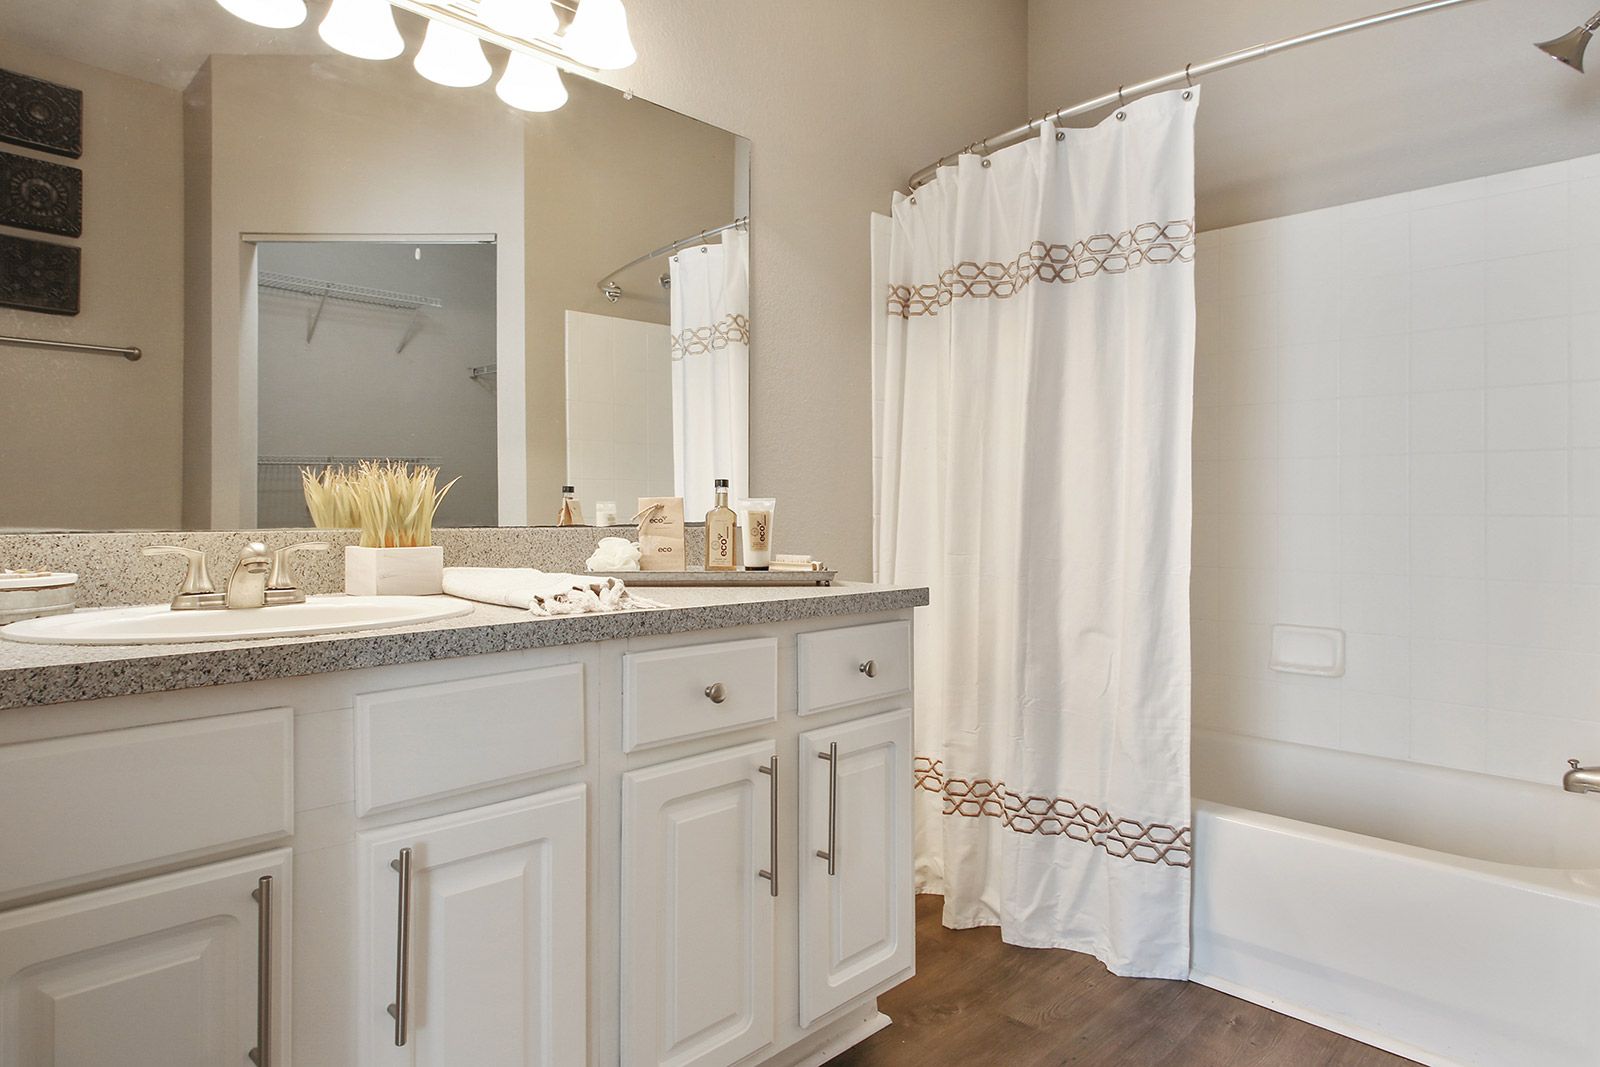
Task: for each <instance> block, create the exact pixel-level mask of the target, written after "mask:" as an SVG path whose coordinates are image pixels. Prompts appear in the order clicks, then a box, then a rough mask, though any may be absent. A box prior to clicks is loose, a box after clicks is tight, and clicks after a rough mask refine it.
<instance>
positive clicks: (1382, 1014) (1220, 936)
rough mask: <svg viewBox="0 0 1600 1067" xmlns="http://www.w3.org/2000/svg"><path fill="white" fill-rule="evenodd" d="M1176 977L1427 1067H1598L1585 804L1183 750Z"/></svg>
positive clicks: (1504, 784) (1489, 783)
mask: <svg viewBox="0 0 1600 1067" xmlns="http://www.w3.org/2000/svg"><path fill="white" fill-rule="evenodd" d="M1193 769H1194V796H1195V802H1194V848H1195V855H1194V871H1193V875H1194V911H1193V948H1194V952H1193V957H1192V961H1191V967H1192V970H1191V973H1190V978H1191V979H1192V980H1193V981H1196V982H1199V983H1201V984H1203V985H1208V986H1211V987H1213V988H1215V989H1220V990H1222V991H1223V992H1225V993H1231V994H1233V995H1234V996H1237V997H1242V998H1244V999H1245V1000H1250V1001H1254V1002H1255V1003H1257V1004H1262V1005H1265V1006H1266V1007H1269V1008H1273V1009H1275V1010H1277V1011H1281V1012H1283V1013H1285V1014H1287V1015H1293V1016H1296V1017H1298V1018H1301V1019H1304V1020H1306V1021H1308V1022H1311V1023H1315V1024H1317V1025H1318V1026H1323V1027H1326V1028H1327V1029H1330V1030H1334V1031H1336V1032H1338V1033H1342V1034H1346V1035H1348V1036H1350V1037H1354V1038H1357V1039H1358V1040H1361V1041H1365V1042H1367V1043H1369V1044H1372V1045H1376V1046H1378V1047H1379V1048H1383V1049H1387V1050H1388V1051H1391V1052H1395V1053H1397V1054H1399V1055H1402V1056H1407V1057H1409V1058H1411V1059H1414V1060H1417V1061H1419V1062H1421V1063H1424V1064H1429V1065H1434V1067H1566V1065H1572V1067H1578V1065H1582V1067H1595V1065H1597V1064H1600V794H1588V795H1578V794H1574V793H1566V792H1563V791H1562V790H1561V788H1560V776H1561V773H1562V772H1563V771H1565V770H1566V767H1565V765H1557V766H1553V767H1551V768H1550V781H1551V784H1548V785H1537V784H1533V783H1528V782H1520V781H1515V780H1512V779H1507V778H1495V777H1491V776H1488V775H1483V774H1471V773H1467V772H1464V771H1452V770H1446V769H1443V768H1438V767H1428V766H1424V765H1421V764H1413V763H1407V762H1404V761H1401V760H1389V759H1380V758H1376V757H1369V756H1358V755H1351V754H1349V753H1344V752H1335V751H1331V750H1328V749H1319V748H1311V747H1307V746H1304V745H1295V744H1289V743H1286V742H1281V741H1265V740H1260V739H1256V738H1247V737H1239V736H1235V735H1231V734H1221V733H1214V732H1211V731H1205V730H1196V731H1195V732H1194V763H1193Z"/></svg>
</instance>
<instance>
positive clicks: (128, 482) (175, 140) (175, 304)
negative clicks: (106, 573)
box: [0, 40, 183, 565]
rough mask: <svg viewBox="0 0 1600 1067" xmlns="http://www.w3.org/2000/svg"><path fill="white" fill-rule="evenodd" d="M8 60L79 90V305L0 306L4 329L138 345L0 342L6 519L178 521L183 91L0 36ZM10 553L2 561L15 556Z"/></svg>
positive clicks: (111, 523) (38, 523) (0, 455)
mask: <svg viewBox="0 0 1600 1067" xmlns="http://www.w3.org/2000/svg"><path fill="white" fill-rule="evenodd" d="M0 67H4V68H5V69H7V70H14V71H19V72H21V73H23V74H29V75H32V76H34V77H39V78H45V79H48V80H50V81H54V82H58V83H60V84H63V85H69V86H72V87H73V88H77V89H82V90H83V94H84V131H83V146H84V150H83V158H82V159H78V160H70V159H65V158H62V157H59V156H52V155H49V154H47V153H40V152H32V151H29V150H28V149H19V148H15V147H13V146H11V145H0V150H4V151H7V152H14V153H16V154H18V155H27V156H33V157H36V158H40V159H47V160H52V161H54V162H58V163H64V164H69V165H71V166H75V167H79V168H81V169H82V170H83V237H82V238H81V239H78V240H70V239H67V238H62V237H57V236H54V235H51V234H38V233H32V232H30V231H27V230H11V229H7V230H6V231H5V232H7V233H10V234H13V235H15V236H18V237H26V238H31V239H37V240H43V241H50V242H54V243H61V244H75V245H77V246H79V247H80V248H82V249H83V275H82V290H81V298H80V299H81V305H80V306H81V311H80V313H79V314H78V315H76V316H72V317H67V316H60V315H46V314H40V313H36V312H27V311H16V310H11V309H0V334H7V335H12V336H21V337H39V338H49V339H52V340H64V341H78V342H83V343H88V344H105V345H118V346H122V345H136V346H138V347H139V348H142V349H143V350H144V358H143V359H142V360H140V361H139V362H137V363H130V362H128V361H127V360H124V359H120V358H117V357H113V356H104V355H94V354H87V353H71V352H56V351H50V350H46V349H26V348H15V347H5V346H0V528H23V527H26V528H35V529H37V528H48V527H55V528H63V527H65V528H71V529H83V528H89V529H103V528H112V527H123V528H130V527H131V528H142V529H150V528H158V527H170V526H174V525H176V524H177V523H178V521H179V517H180V516H179V476H178V463H179V454H180V452H181V449H182V437H181V431H182V419H181V404H182V385H183V377H182V350H183V317H182V312H181V308H182V301H183V237H182V215H183V182H182V167H181V164H180V162H179V154H178V150H179V145H180V138H181V132H180V131H181V98H180V96H179V94H178V93H176V92H174V91H173V90H171V89H162V88H159V87H157V86H154V85H151V84H149V83H147V82H140V81H134V80H133V79H131V78H125V77H122V76H120V75H116V74H110V73H108V72H106V71H103V70H97V69H95V68H93V67H86V66H83V65H81V64H78V63H73V62H71V61H69V60H64V59H59V58H56V57H54V56H48V55H44V54H42V53H39V52H33V51H29V50H27V49H23V48H19V47H16V46H14V45H10V44H7V43H6V42H4V41H3V40H0ZM3 564H4V561H0V565H3Z"/></svg>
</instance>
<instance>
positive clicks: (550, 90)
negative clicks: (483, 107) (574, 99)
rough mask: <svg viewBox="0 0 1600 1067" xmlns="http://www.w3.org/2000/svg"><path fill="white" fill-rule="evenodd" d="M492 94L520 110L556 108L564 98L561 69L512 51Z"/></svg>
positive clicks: (564, 87)
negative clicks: (504, 70)
mask: <svg viewBox="0 0 1600 1067" xmlns="http://www.w3.org/2000/svg"><path fill="white" fill-rule="evenodd" d="M494 91H495V95H496V96H498V97H499V98H500V99H501V100H504V101H505V102H506V103H508V104H510V105H511V106H512V107H514V108H517V109H518V110H520V111H555V110H557V109H558V108H560V107H561V105H562V104H565V103H566V102H567V87H566V86H565V85H563V84H561V72H560V71H558V70H556V68H555V67H554V66H552V65H551V64H549V63H546V62H545V61H544V60H542V59H536V58H534V57H533V56H530V55H527V54H526V53H524V52H512V53H511V58H510V59H509V60H508V61H507V62H506V72H505V73H504V74H502V75H501V76H500V81H499V82H498V83H496V85H495V87H494Z"/></svg>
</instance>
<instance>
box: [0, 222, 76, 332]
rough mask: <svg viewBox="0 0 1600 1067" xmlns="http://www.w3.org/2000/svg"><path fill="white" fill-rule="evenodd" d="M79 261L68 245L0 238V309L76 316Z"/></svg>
mask: <svg viewBox="0 0 1600 1067" xmlns="http://www.w3.org/2000/svg"><path fill="white" fill-rule="evenodd" d="M80 260H81V253H80V251H79V250H78V249H76V248H73V247H72V246H71V245H58V244H51V243H50V242H48V241H30V240H28V239H27V238H25V237H7V236H5V235H3V234H0V307H10V308H21V309H23V310H24V311H44V312H48V313H50V314H52V315H76V314H77V313H78V271H79V264H80Z"/></svg>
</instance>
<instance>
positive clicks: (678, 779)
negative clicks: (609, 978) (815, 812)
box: [622, 740, 779, 1067]
mask: <svg viewBox="0 0 1600 1067" xmlns="http://www.w3.org/2000/svg"><path fill="white" fill-rule="evenodd" d="M778 766H779V761H778V759H777V748H776V746H775V744H774V743H773V742H772V741H770V740H768V741H759V742H756V743H755V744H748V745H737V746H735V747H733V748H724V749H718V750H717V751H715V752H712V753H708V754H707V755H704V756H693V757H690V758H688V759H681V760H675V761H673V762H671V763H666V764H662V765H660V766H656V767H650V768H648V769H645V770H639V771H631V772H629V773H628V774H626V775H624V776H623V780H622V813H623V814H622V890H623V892H622V1063H623V1065H624V1067H644V1065H655V1064H660V1065H663V1067H664V1065H666V1064H674V1065H680V1064H681V1065H683V1067H690V1065H693V1067H728V1065H729V1064H732V1063H737V1062H738V1061H740V1060H741V1059H744V1058H745V1057H746V1056H748V1055H749V1054H750V1053H752V1052H755V1051H756V1050H758V1049H761V1048H765V1047H766V1046H767V1045H769V1044H771V1043H772V1038H773V1027H772V1012H773V939H772V931H773V916H774V914H775V911H776V907H775V904H776V898H775V896H774V892H775V890H774V886H775V885H776V884H777V883H775V881H774V879H775V878H776V877H777V872H775V870H774V867H775V866H776V865H777V860H778V852H777V849H778V846H777V841H776V834H777V829H778V828H777V825H776V823H775V821H774V819H773V815H774V813H775V812H776V810H777V802H778V795H777V784H776V783H777V781H778V779H777V778H776V777H775V776H776V774H777V768H778Z"/></svg>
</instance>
